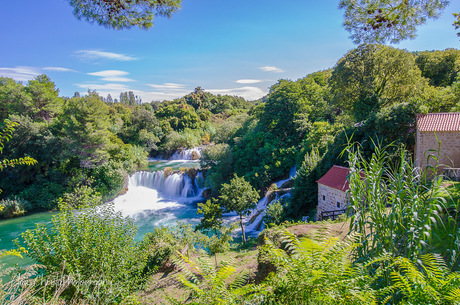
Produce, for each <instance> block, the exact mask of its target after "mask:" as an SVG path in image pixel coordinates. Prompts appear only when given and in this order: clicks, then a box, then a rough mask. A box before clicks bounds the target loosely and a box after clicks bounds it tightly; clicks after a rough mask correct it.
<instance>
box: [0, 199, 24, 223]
mask: <svg viewBox="0 0 460 305" xmlns="http://www.w3.org/2000/svg"><path fill="white" fill-rule="evenodd" d="M29 209H30V203H29V202H28V201H27V200H24V199H22V198H20V197H17V196H14V197H12V198H7V199H2V200H0V216H3V217H5V218H12V217H17V216H22V215H24V214H25V213H26V212H27V211H28V210H29Z"/></svg>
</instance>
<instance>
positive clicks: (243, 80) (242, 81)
mask: <svg viewBox="0 0 460 305" xmlns="http://www.w3.org/2000/svg"><path fill="white" fill-rule="evenodd" d="M261 82H263V81H262V80H260V79H239V80H237V81H235V83H238V84H257V83H261Z"/></svg>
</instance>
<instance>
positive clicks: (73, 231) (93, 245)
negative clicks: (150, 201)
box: [16, 204, 146, 304]
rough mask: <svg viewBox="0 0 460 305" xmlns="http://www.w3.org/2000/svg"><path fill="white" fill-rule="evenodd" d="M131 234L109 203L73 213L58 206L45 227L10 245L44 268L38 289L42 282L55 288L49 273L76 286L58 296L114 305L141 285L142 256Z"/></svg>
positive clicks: (133, 229) (127, 222)
mask: <svg viewBox="0 0 460 305" xmlns="http://www.w3.org/2000/svg"><path fill="white" fill-rule="evenodd" d="M136 231H137V228H136V227H135V225H134V222H133V220H131V219H129V218H125V217H123V216H122V215H121V213H119V212H115V211H114V209H113V206H112V205H110V204H106V205H102V206H98V207H91V208H86V209H82V210H80V211H78V212H77V213H75V212H74V211H73V209H72V208H71V207H70V206H67V207H65V206H62V207H61V212H60V213H59V214H57V215H56V216H54V217H53V219H52V225H51V227H48V226H46V225H44V224H37V225H36V228H35V229H33V230H27V231H26V232H24V233H22V234H21V238H20V240H21V243H20V242H19V241H18V240H16V243H17V244H18V245H20V244H22V245H24V246H25V248H26V249H27V251H28V256H29V257H31V258H32V259H33V260H34V261H35V262H36V263H39V264H41V265H43V266H45V267H46V272H47V273H46V274H45V275H44V276H43V277H44V278H43V281H41V283H42V285H43V287H42V288H43V289H45V287H44V286H46V283H47V282H48V283H55V280H56V279H55V274H60V275H63V276H69V277H71V278H73V279H76V281H72V283H71V284H70V285H69V286H68V287H67V288H66V289H65V292H64V293H63V296H64V297H67V298H69V299H71V298H74V297H79V298H81V299H84V300H86V301H87V302H89V303H97V304H102V303H104V304H107V303H114V302H117V301H118V302H119V301H120V300H121V299H122V297H123V296H126V295H128V294H129V293H130V292H131V291H132V290H133V289H134V288H136V287H137V285H138V284H139V283H140V281H141V280H142V278H141V275H142V272H143V270H144V268H145V266H146V255H145V251H144V250H143V249H142V247H141V244H139V243H136V242H135V241H134V236H135V234H136ZM48 279H49V281H47V280H48ZM57 288H58V287H56V286H53V285H52V284H51V285H49V286H47V288H46V289H45V290H44V291H45V292H49V293H50V294H53V293H55V292H56V290H55V289H57Z"/></svg>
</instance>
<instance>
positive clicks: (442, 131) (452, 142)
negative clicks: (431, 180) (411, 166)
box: [415, 112, 460, 172]
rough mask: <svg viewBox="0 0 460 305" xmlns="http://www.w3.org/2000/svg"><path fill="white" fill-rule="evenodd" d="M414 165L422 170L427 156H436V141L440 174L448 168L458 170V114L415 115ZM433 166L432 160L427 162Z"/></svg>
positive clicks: (459, 133) (459, 129)
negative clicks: (439, 143)
mask: <svg viewBox="0 0 460 305" xmlns="http://www.w3.org/2000/svg"><path fill="white" fill-rule="evenodd" d="M416 133H417V134H416V143H415V165H416V166H417V167H419V168H421V169H424V168H425V167H426V165H427V160H428V155H429V154H430V155H436V154H437V152H428V150H430V149H432V150H436V151H437V150H438V146H439V145H438V141H437V140H436V138H437V139H438V140H439V141H440V142H441V149H440V151H439V164H440V172H441V171H442V170H443V169H446V168H447V169H448V168H460V113H458V112H456V113H428V114H419V115H417V131H416ZM429 164H430V165H434V160H430V161H429Z"/></svg>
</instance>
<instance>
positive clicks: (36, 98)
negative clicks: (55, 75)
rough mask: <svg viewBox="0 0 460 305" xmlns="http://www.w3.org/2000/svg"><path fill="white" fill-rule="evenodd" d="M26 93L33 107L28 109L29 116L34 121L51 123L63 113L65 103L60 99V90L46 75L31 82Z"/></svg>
mask: <svg viewBox="0 0 460 305" xmlns="http://www.w3.org/2000/svg"><path fill="white" fill-rule="evenodd" d="M25 91H26V92H27V94H29V96H30V97H31V105H30V106H29V107H26V109H27V114H28V115H29V116H30V117H31V118H32V119H33V120H34V121H40V120H42V121H45V120H46V121H48V122H49V121H50V120H51V119H52V118H53V117H55V116H56V115H57V114H58V113H59V112H60V111H61V107H62V104H63V102H62V99H61V98H59V89H56V85H55V84H54V83H53V82H52V81H51V79H50V78H49V77H48V76H46V75H45V74H42V75H39V76H37V77H36V78H35V79H34V80H31V81H29V83H28V84H27V86H26V87H25Z"/></svg>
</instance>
